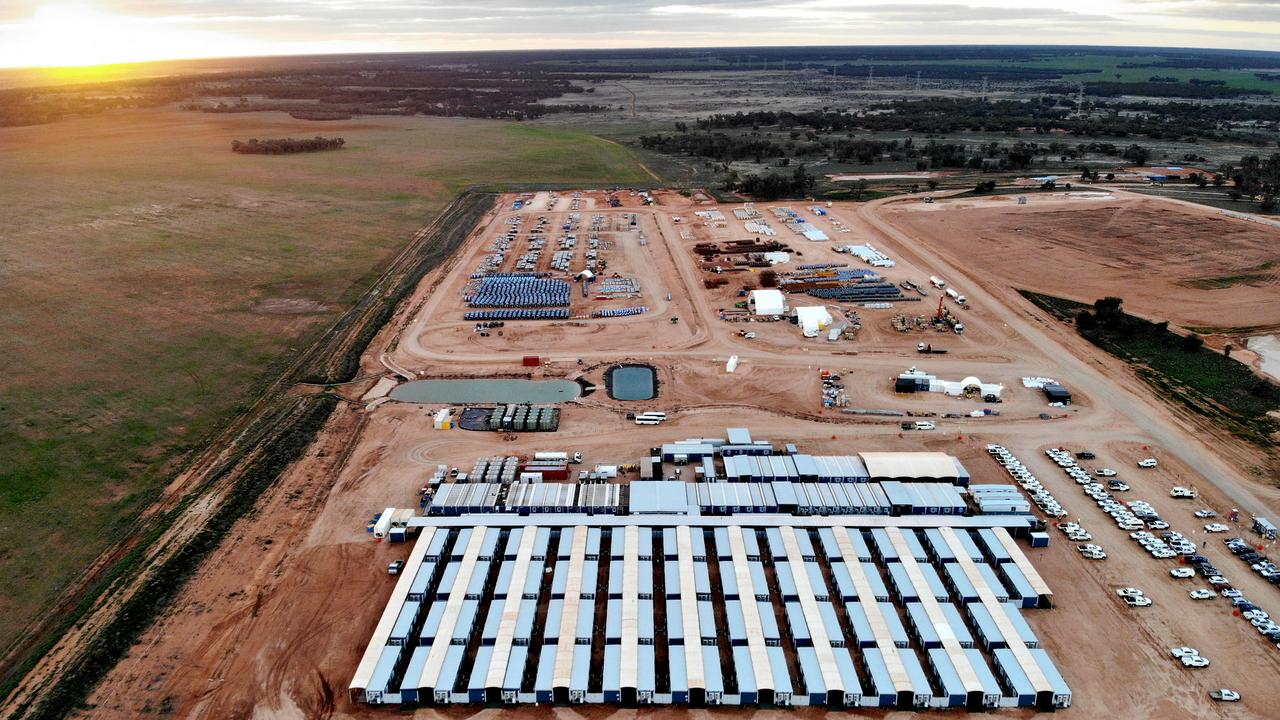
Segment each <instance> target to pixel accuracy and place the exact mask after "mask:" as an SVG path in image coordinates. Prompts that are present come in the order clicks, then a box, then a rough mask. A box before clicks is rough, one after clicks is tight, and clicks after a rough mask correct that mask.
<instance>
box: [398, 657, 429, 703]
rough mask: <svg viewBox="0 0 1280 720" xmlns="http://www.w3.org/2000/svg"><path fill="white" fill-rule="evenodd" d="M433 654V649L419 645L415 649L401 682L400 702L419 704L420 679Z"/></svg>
mask: <svg viewBox="0 0 1280 720" xmlns="http://www.w3.org/2000/svg"><path fill="white" fill-rule="evenodd" d="M430 652H431V648H430V647H427V646H422V645H419V646H418V647H416V648H414V649H413V653H412V654H411V655H410V656H409V664H408V665H406V666H405V671H404V675H403V679H402V680H401V681H400V702H404V703H416V702H418V701H419V700H418V677H419V676H421V675H422V668H423V667H425V666H426V664H427V655H428V653H430Z"/></svg>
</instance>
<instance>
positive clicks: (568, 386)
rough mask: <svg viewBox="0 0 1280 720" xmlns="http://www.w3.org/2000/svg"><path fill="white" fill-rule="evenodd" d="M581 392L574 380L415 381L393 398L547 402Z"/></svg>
mask: <svg viewBox="0 0 1280 720" xmlns="http://www.w3.org/2000/svg"><path fill="white" fill-rule="evenodd" d="M581 395H582V386H581V385H579V384H578V383H576V382H574V381H572V380H415V381H413V382H408V383H405V384H403V385H400V386H399V387H397V388H395V389H394V390H392V391H391V399H392V400H399V401H400V402H414V403H457V404H463V403H507V404H523V403H532V404H534V405H546V404H549V403H558V402H567V401H569V400H573V399H575V398H577V397H579V396H581Z"/></svg>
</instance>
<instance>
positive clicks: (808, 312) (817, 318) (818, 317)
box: [796, 305, 832, 337]
mask: <svg viewBox="0 0 1280 720" xmlns="http://www.w3.org/2000/svg"><path fill="white" fill-rule="evenodd" d="M831 321H832V317H831V313H829V312H827V309H826V308H825V307H822V306H821V305H813V306H807V307H798V308H796V324H797V325H799V326H800V330H801V332H803V333H804V336H805V337H817V336H818V333H819V332H821V331H822V330H825V329H826V328H827V326H828V325H830V324H831Z"/></svg>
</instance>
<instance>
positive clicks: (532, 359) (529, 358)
mask: <svg viewBox="0 0 1280 720" xmlns="http://www.w3.org/2000/svg"><path fill="white" fill-rule="evenodd" d="M520 364H521V365H523V366H525V367H538V366H540V365H542V358H540V357H538V356H537V355H525V356H524V360H522V361H521V362H520Z"/></svg>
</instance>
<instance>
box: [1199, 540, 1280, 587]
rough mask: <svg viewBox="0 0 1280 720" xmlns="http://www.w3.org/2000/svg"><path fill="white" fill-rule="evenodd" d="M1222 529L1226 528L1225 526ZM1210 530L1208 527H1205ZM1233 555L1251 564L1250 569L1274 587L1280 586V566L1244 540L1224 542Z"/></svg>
mask: <svg viewBox="0 0 1280 720" xmlns="http://www.w3.org/2000/svg"><path fill="white" fill-rule="evenodd" d="M1222 527H1226V526H1225V525H1223V526H1222ZM1205 529H1206V530H1207V529H1208V526H1206V527H1205ZM1223 542H1224V543H1225V544H1226V546H1227V549H1228V550H1230V551H1231V554H1232V555H1235V556H1236V557H1238V558H1240V559H1241V560H1243V561H1245V562H1247V563H1249V568H1250V569H1251V570H1253V571H1254V572H1256V573H1258V574H1259V575H1261V576H1262V577H1263V579H1264V580H1266V581H1267V582H1269V583H1271V584H1272V585H1280V566H1277V565H1276V564H1275V563H1274V562H1272V561H1271V560H1270V559H1269V558H1268V557H1267V556H1266V555H1265V554H1263V553H1261V552H1259V551H1258V550H1256V549H1254V547H1253V546H1252V545H1250V544H1249V543H1248V542H1246V541H1245V540H1244V539H1243V538H1238V537H1232V538H1227V539H1226V540H1223Z"/></svg>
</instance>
